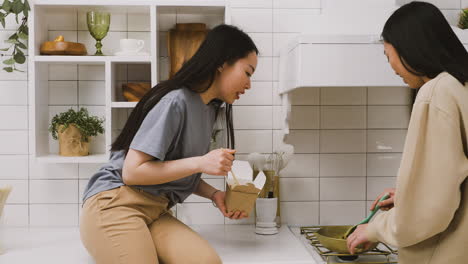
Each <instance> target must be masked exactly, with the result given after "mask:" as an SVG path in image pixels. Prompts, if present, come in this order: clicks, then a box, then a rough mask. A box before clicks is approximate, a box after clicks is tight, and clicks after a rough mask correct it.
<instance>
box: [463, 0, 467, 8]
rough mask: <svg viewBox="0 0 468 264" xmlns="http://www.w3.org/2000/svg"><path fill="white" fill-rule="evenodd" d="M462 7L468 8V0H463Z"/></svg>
mask: <svg viewBox="0 0 468 264" xmlns="http://www.w3.org/2000/svg"><path fill="white" fill-rule="evenodd" d="M461 8H468V0H461Z"/></svg>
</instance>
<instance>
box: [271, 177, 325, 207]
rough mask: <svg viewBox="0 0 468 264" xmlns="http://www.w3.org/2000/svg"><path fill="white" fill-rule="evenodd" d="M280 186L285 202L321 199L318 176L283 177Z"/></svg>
mask: <svg viewBox="0 0 468 264" xmlns="http://www.w3.org/2000/svg"><path fill="white" fill-rule="evenodd" d="M279 188H280V197H281V201H283V202H308V201H318V200H319V179H318V178H281V179H280V185H279Z"/></svg>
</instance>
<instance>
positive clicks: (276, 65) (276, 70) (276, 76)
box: [272, 57, 279, 81]
mask: <svg viewBox="0 0 468 264" xmlns="http://www.w3.org/2000/svg"><path fill="white" fill-rule="evenodd" d="M272 65H273V78H272V79H273V81H279V57H273V64H272Z"/></svg>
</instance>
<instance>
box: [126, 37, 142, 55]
mask: <svg viewBox="0 0 468 264" xmlns="http://www.w3.org/2000/svg"><path fill="white" fill-rule="evenodd" d="M144 46H145V41H144V40H141V39H121V40H120V50H121V51H122V52H129V53H138V52H140V51H141V50H142V49H143V47H144Z"/></svg>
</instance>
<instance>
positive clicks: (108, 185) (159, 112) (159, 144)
mask: <svg viewBox="0 0 468 264" xmlns="http://www.w3.org/2000/svg"><path fill="white" fill-rule="evenodd" d="M218 106H219V105H218V104H216V103H210V104H208V105H206V104H204V103H203V101H202V99H201V97H200V94H198V93H196V92H193V91H191V90H189V89H185V88H182V89H177V90H174V91H171V92H169V93H168V94H167V95H165V96H164V97H163V98H162V99H161V100H160V101H159V103H157V104H156V105H155V106H154V107H153V109H151V110H150V112H149V113H148V115H147V116H146V117H145V119H144V120H143V123H142V124H141V126H140V129H138V132H137V133H136V134H135V137H134V138H133V140H132V143H131V144H130V148H131V149H134V150H138V151H141V152H144V153H146V154H148V155H151V156H153V157H154V158H155V160H161V161H168V160H177V159H183V158H188V157H195V156H201V155H204V154H206V153H207V152H208V151H209V147H210V141H211V135H212V130H213V125H214V122H215V118H216V109H217V108H218ZM124 159H125V153H124V151H116V152H111V155H110V160H109V162H108V163H106V164H104V165H103V166H102V167H101V168H100V169H99V171H98V172H97V173H95V174H94V175H93V176H92V177H91V179H90V180H89V183H88V185H87V187H86V189H85V192H84V196H83V202H84V201H86V199H88V198H89V197H91V196H93V195H95V194H97V193H100V192H102V191H106V190H110V189H114V188H118V187H119V186H122V185H124V183H123V181H122V168H123V163H124ZM154 177H158V175H154ZM200 177H201V173H197V174H193V175H190V176H187V177H185V178H182V179H179V180H176V181H172V182H167V183H163V184H157V185H138V186H135V187H137V188H140V189H142V190H143V191H146V192H148V193H151V194H153V195H161V194H167V195H168V197H169V199H170V206H173V205H174V204H176V203H181V202H183V201H184V200H185V199H186V198H187V197H188V196H189V195H190V194H192V193H193V192H194V191H195V190H196V188H197V186H198V183H199V182H200Z"/></svg>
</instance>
